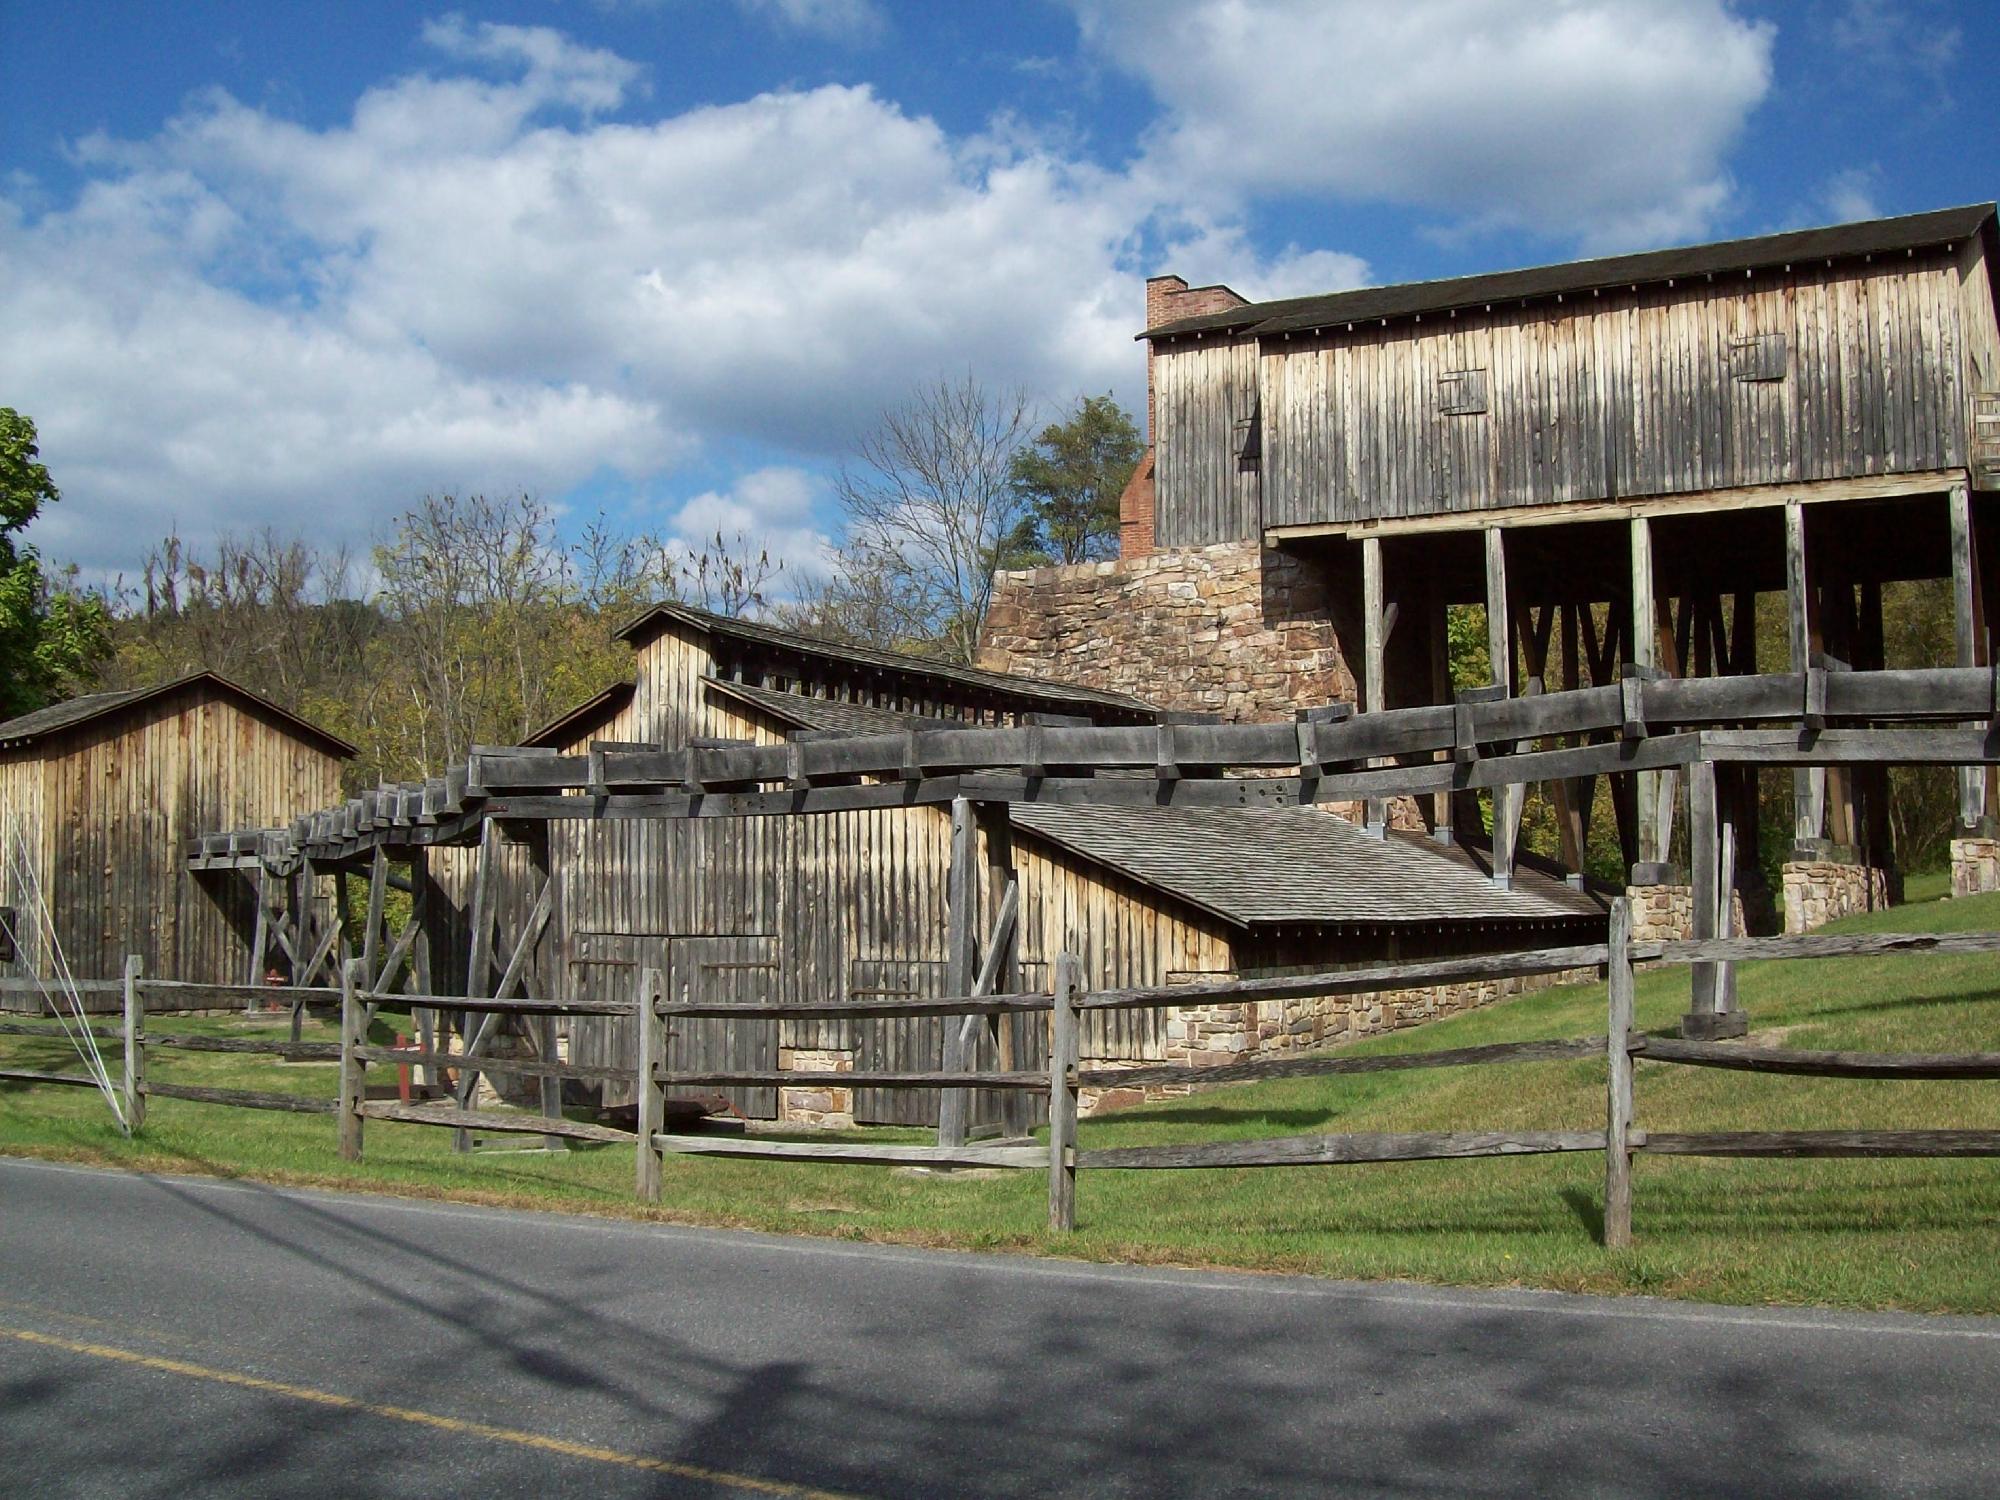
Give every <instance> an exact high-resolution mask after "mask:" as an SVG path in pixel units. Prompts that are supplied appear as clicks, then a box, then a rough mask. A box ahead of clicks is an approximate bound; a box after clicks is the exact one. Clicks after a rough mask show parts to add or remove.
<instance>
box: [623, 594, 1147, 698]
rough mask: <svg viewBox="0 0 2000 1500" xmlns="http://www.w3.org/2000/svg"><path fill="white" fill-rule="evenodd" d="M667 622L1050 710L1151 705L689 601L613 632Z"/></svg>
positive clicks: (636, 633) (661, 607) (638, 631)
mask: <svg viewBox="0 0 2000 1500" xmlns="http://www.w3.org/2000/svg"><path fill="white" fill-rule="evenodd" d="M668 624H677V625H683V626H686V627H688V628H690V629H693V630H699V631H701V632H703V633H705V634H707V635H711V636H716V637H720V638H721V639H724V640H729V641H736V642H740V643H742V644H744V645H747V646H755V647H761V648H763V649H764V650H767V651H772V652H776V653H780V654H783V655H788V656H793V657H806V658H810V659H812V660H815V661H821V662H825V663H828V664H829V665H832V666H835V667H854V666H860V667H864V668H868V669H871V670H872V671H875V672H892V673H896V674H899V675H901V676H903V677H905V678H909V679H912V680H925V679H928V680H930V681H933V682H942V683H949V684H951V685H952V686H954V687H957V688H961V689H963V688H972V689H975V690H977V691H979V692H983V693H987V694H991V695H993V696H995V697H1000V698H1006V699H1009V700H1012V701H1015V702H1018V703H1021V704H1024V705H1030V704H1031V705H1038V706H1040V707H1042V708H1045V709H1049V710H1052V711H1058V712H1060V711H1067V712H1071V713H1077V712H1086V711H1088V710H1089V709H1092V708H1097V709H1113V710H1116V711H1117V712H1118V713H1120V714H1121V715H1123V716H1124V717H1126V718H1128V719H1144V718H1150V717H1151V716H1152V715H1153V713H1154V709H1153V706H1152V705H1151V704H1149V703H1147V702H1145V701H1143V700H1142V699H1139V698H1133V697H1130V696H1128V695H1127V694H1124V693H1112V692H1105V691H1103V690H1102V689H1099V688H1088V687H1078V686H1077V685H1075V684H1074V683H1068V682H1050V681H1047V680H1046V679H1043V678H1040V677H1022V676H1017V675H1015V674H1012V673H1008V672H988V671H986V670H984V669H982V668H980V667H967V666H960V665H958V664H957V663H954V662H944V661H938V660H936V659H934V658H932V657H927V656H906V655H904V654H902V653H901V652H897V651H884V650H881V649H880V648H878V647H874V646H853V645H845V644H838V643H835V642H832V641H822V640H816V639H814V638H813V637H812V636H809V635H800V634H799V633H798V632H797V631H793V630H781V629H779V628H778V627H777V626H775V625H766V624H764V623H763V622H762V621H759V620H744V619H737V618H734V617H732V616H728V615H718V614H711V613H710V612H709V611H707V610H705V609H696V608H695V607H694V606H693V605H690V604H679V603H673V602H668V603H664V604H656V605H654V606H653V607H652V608H651V609H649V610H647V611H646V612H645V613H644V614H643V615H641V616H639V618H638V619H636V620H634V621H633V622H632V623H631V624H630V625H627V626H626V627H625V628H624V629H623V630H621V631H619V632H618V636H619V639H621V640H625V641H631V642H632V643H633V644H635V645H637V644H638V643H639V642H640V641H641V640H643V639H645V638H647V637H650V636H651V635H653V634H655V633H657V631H658V630H659V629H660V628H661V627H663V626H665V625H668Z"/></svg>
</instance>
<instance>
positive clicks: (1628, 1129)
mask: <svg viewBox="0 0 2000 1500" xmlns="http://www.w3.org/2000/svg"><path fill="white" fill-rule="evenodd" d="M1923 953H2000V932H1976V933H1952V934H1942V935H1934V934H1900V933H1892V934H1882V935H1866V936H1853V937H1849V936H1823V935H1809V936H1804V937H1781V938H1723V939H1693V940H1685V941H1674V942H1664V943H1647V944H1635V943H1634V942H1633V941H1632V938H1631V908H1630V906H1629V904H1628V903H1627V902H1626V901H1624V900H1622V899H1621V900H1619V901H1617V902H1615V903H1614V904H1613V908H1612V914H1611V924H1610V935H1609V941H1608V942H1607V943H1605V944H1601V945H1590V946H1580V947H1571V948H1555V949H1542V950H1538V951H1534V952H1525V953H1513V954H1502V955H1489V956H1483V957H1475V958H1463V959H1444V960H1437V961H1432V962H1425V963H1410V964H1397V965H1388V966H1381V967H1373V966H1371V967H1368V968H1361V969H1350V970H1344V971H1340V972H1336V973H1331V974H1314V975H1299V976H1284V977H1278V978H1271V979H1252V980H1237V981H1224V982H1217V983H1212V984H1202V985H1174V986H1170V987H1165V988H1134V989H1116V990H1103V991H1097V992H1095V993H1092V992H1087V991H1085V990H1084V989H1083V988H1082V985H1081V982H1080V979H1079V973H1080V969H1079V964H1078V960H1077V959H1076V958H1075V957H1074V956H1073V955H1069V954H1063V955H1060V956H1059V957H1058V959H1057V962H1056V965H1055V982H1054V992H1053V993H1052V994H1048V995H1032V994H1030V995H1023V994H1011V995H980V996H967V997H959V998H940V999H933V1000H912V1001H902V1000H896V1001H877V1002H863V1003H861V1004H860V1005H859V1006H858V1007H857V1006H856V1005H855V1004H851V1003H850V1004H844V1005H843V1004H839V1003H829V1004H810V1005H798V1006H787V1007H778V1008H767V1007H757V1008H756V1009H755V1012H754V1014H755V1016H756V1017H757V1019H759V1020H769V1019H772V1018H774V1017H783V1018H793V1019H805V1018H816V1017H822V1016H825V1015H828V1014H832V1013H834V1012H836V1011H838V1012H840V1013H842V1014H853V1013H856V1012H857V1009H858V1011H859V1013H862V1014H868V1015H884V1016H887V1015H898V1016H902V1015H959V1016H979V1015H984V1016H997V1015H1002V1014H1007V1013H1013V1012H1022V1011H1046V1012H1048V1014H1049V1017H1050V1021H1049V1025H1050V1042H1051V1044H1050V1048H1049V1067H1048V1071H1047V1073H1046V1075H1043V1074H1035V1073H984V1074H980V1073H946V1072H905V1073H889V1072H882V1073H872V1072H871V1073H856V1072H847V1073H803V1072H782V1071H769V1072H729V1073H718V1072H704V1073H689V1072H676V1071H674V1070H673V1068H672V1067H671V1053H672V1048H671V1039H670V1034H669V1026H668V1023H669V1022H670V1021H671V1020H673V1019H674V1018H676V1017H688V1018H694V1017H700V1018H720V1019H729V1018H731V1017H732V1016H734V1017H736V1018H739V1019H743V1018H747V1017H746V1016H745V1011H746V1008H745V1007H742V1006H733V1007H732V1006H726V1005H713V1004H702V1003H699V1002H690V1003H675V1004H666V1003H662V1001H661V998H660V996H661V989H660V980H659V976H658V975H657V974H656V973H649V974H647V975H646V976H644V979H643V981H642V987H641V994H640V996H639V999H638V1004H637V1006H636V1007H635V1009H636V1012H637V1016H636V1020H637V1024H638V1029H639V1039H638V1048H637V1055H638V1057H639V1058H640V1059H641V1063H640V1065H639V1066H640V1073H641V1077H640V1090H639V1098H640V1111H639V1133H638V1139H637V1155H638V1165H637V1174H636V1181H637V1189H638V1193H639V1196H640V1197H641V1198H642V1199H645V1200H647V1201H656V1200H657V1199H658V1198H659V1196H660V1192H661V1171H662V1165H663V1162H664V1157H665V1154H666V1153H668V1152H677V1153H691V1154H698V1155H708V1156H728V1157H753V1158H764V1159H778V1160H785V1159H790V1160H801V1161H818V1162H829V1163H833V1162H841V1163H862V1164H874V1165H930V1166H944V1167H961V1166H973V1167H1003V1168H1018V1169H1046V1170H1047V1172H1048V1174H1049V1225H1050V1227H1051V1228H1052V1229H1055V1230H1061V1231H1066V1230H1070V1229H1073V1228H1074V1227H1075V1223H1076V1176H1077V1173H1078V1172H1079V1171H1085V1172H1088V1171H1102V1170H1126V1171H1131V1170H1156V1171H1157V1170H1185V1169H1198V1168H1217V1167H1297V1166H1326V1165H1350V1164H1360V1163H1367V1162H1391V1161H1429V1160H1440V1159H1448V1158H1473V1157H1499V1156H1527V1155H1546V1154H1552V1153H1558V1152H1573V1151H1597V1152H1603V1153H1604V1155H1605V1218H1604V1238H1605V1243H1606V1245H1607V1246H1609V1247H1611V1248H1619V1247H1623V1246H1626V1245H1629V1244H1630V1243H1631V1239H1632V1161H1633V1158H1634V1156H1635V1155H1637V1154H1642V1153H1650V1154H1656V1155H1675V1156H1737V1157H1802V1156H1814V1157H1832V1156H1844V1157H1885V1156H1902V1157H1923V1156H1931V1157H1970V1156H1980V1157H1992V1156H2000V1131H1996V1130H1862V1131H1829V1130H1786V1131H1708V1132H1671V1133H1670V1132H1662V1131H1651V1132H1649V1131H1646V1130H1643V1129H1641V1128H1639V1127H1638V1126H1637V1125H1636V1123H1635V1115H1634V1100H1633V1063H1634V1061H1635V1059H1636V1060H1643V1061H1647V1062H1657V1063H1663V1064H1674V1065H1682V1066H1696V1067H1714V1068H1728V1069H1735V1070H1739V1071H1748V1072H1762V1073H1773V1074H1789V1075H1806V1076H1813V1077H1830V1078H1867V1079H2000V1052H1975V1053H1957V1054H1875V1053H1850V1052H1826V1051H1805V1050H1797V1049H1788V1048H1771V1047H1748V1046H1743V1045H1738V1044H1732V1043H1726V1042H1712V1041H1686V1040H1681V1039H1677V1038H1666V1037H1655V1036H1648V1035H1645V1034H1643V1033H1640V1032H1638V1031H1637V1030H1635V1028H1634V1023H1633V1014H1632V1012H1633V994H1634V987H1635V966H1636V965H1638V964H1640V963H1660V964H1664V965H1719V964H1730V963H1736V962H1742V961H1746V960H1755V959H1833V958H1855V957H1884V956H1895V955H1907V954H1923ZM1590 967H1596V968H1598V969H1600V970H1601V971H1602V972H1603V973H1604V974H1605V975H1606V977H1607V979H1608V991H1609V995H1608V1001H1607V1009H1608V1024H1607V1028H1606V1033H1605V1035H1603V1036H1593V1037H1570V1038H1561V1039H1555V1040H1545V1041H1528V1042H1501V1043H1494V1044H1489V1045H1485V1046H1477V1047H1461V1048H1452V1049H1444V1050H1435V1051H1429V1052H1409V1053H1388V1054H1378V1055H1372V1056H1347V1055H1342V1054H1341V1053H1338V1052H1334V1053H1330V1054H1320V1055H1314V1056H1304V1057H1295V1058H1285V1059H1279V1060H1275V1061H1253V1062H1244V1063H1240V1064H1234V1065H1230V1066H1223V1067H1201V1066H1182V1065H1161V1066H1153V1067H1140V1068H1116V1069H1086V1068H1081V1067H1079V1063H1078V1053H1077V1046H1078V1034H1079V1024H1078V1023H1079V1019H1080V1017H1081V1016H1082V1014H1083V1013H1084V1012H1086V1011H1091V1010H1112V1009H1140V1008H1147V1007H1156V1008H1157V1007H1170V1006H1184V1005H1189V1004H1218V1003H1245V1002H1250V1001H1261V1000H1274V999H1291V998H1300V997H1308V996H1320V995H1330V994H1340V993H1350V994H1351V993H1358V992H1365V991H1369V990H1379V989H1386V988H1398V987H1403V986H1406V985H1410V984H1418V983H1450V982H1457V981H1464V980H1476V979H1486V980H1491V979H1507V978H1521V977H1526V976H1531V975H1539V974H1552V973H1561V972H1564V971H1569V970H1575V969H1579V968H1590ZM1597 1056H1602V1057H1605V1058H1606V1060H1607V1064H1608V1080H1607V1088H1606V1120H1605V1128H1604V1129H1602V1130H1518V1129H1508V1130H1468V1131H1426V1132H1411V1133H1356V1134H1309V1135H1294V1136H1283V1137H1277V1138H1272V1139H1262V1140H1247V1141H1215V1142H1198V1143H1188V1144H1177V1145H1157V1146H1120V1147H1109V1148H1103V1149H1096V1150H1083V1149H1079V1148H1078V1146H1077V1132H1076V1121H1077V1102H1078V1095H1079V1091H1080V1090H1081V1089H1083V1088H1088V1087H1100V1086H1119V1087H1145V1086H1154V1085H1193V1084H1216V1083H1229V1082H1249V1081H1255V1080H1261V1079H1273V1078H1300V1077H1314V1076H1331V1075H1339V1074H1363V1073H1379V1072H1389V1071H1399V1070H1404V1069H1412V1068H1449V1067H1479V1066H1489V1065H1494V1064H1513V1063H1530V1062H1561V1061H1569V1060H1573V1059H1579V1058H1588V1057H1597ZM735 1084H759V1085H775V1086H786V1085H793V1086H820V1087H825V1086H834V1087H863V1086H865V1087H871V1088H942V1089H946V1090H953V1089H984V1088H993V1089H1012V1090H1021V1091H1026V1092H1039V1093H1045V1094H1046V1095H1047V1096H1048V1099H1049V1106H1050V1107H1049V1119H1050V1128H1049V1135H1048V1140H1047V1142H1046V1144H1018V1143H1013V1144H1002V1145H997V1146H979V1145H971V1146H928V1145H875V1144H869V1143H865V1142H850V1141H828V1142H809V1141H808V1142H801V1141H780V1140H768V1139H766V1140H756V1139H748V1138H741V1137H737V1138H730V1137H715V1136H704V1135H681V1134H672V1133H668V1132H666V1131H664V1130H662V1129H661V1128H660V1120H661V1111H662V1109H663V1107H664V1104H665V1100H666V1098H667V1090H668V1089H669V1088H673V1087H683V1088H686V1087H696V1086H711V1087H713V1086H725V1085H735Z"/></svg>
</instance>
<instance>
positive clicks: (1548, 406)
mask: <svg viewBox="0 0 2000 1500" xmlns="http://www.w3.org/2000/svg"><path fill="white" fill-rule="evenodd" d="M1760 334H1783V335H1784V336H1785V341H1786V361H1785V372H1784V378H1783V379H1781V380H1740V379H1736V378H1735V377H1734V375H1733V374H1732V359H1733V358H1734V357H1735V356H1733V354H1732V343H1733V341H1736V340H1740V339H1747V338H1751V337H1754V336H1756V335H1760ZM1253 348H1254V341H1252V340H1243V339H1238V340H1225V339H1205V340H1199V341H1180V342H1176V343H1172V344H1163V345H1161V346H1160V347H1158V348H1156V350H1155V354H1154V361H1153V364H1154V372H1155V374H1154V378H1155V381H1156V387H1157V389H1156V401H1157V404H1158V411H1159V431H1158V433H1157V434H1156V481H1155V482H1156V487H1157V494H1158V497H1159V499H1158V505H1159V520H1158V526H1159V538H1160V543H1161V545H1162V546H1168V545H1190V544H1199V543H1202V542H1214V541H1223V540H1229V539H1237V538H1249V537H1253V536H1255V535H1257V533H1258V527H1259V525H1260V524H1261V525H1262V526H1288V525H1304V524H1312V523H1339V522H1347V521H1355V520H1362V519H1367V518H1377V517H1399V516H1420V515H1433V514H1453V513H1461V512H1476V511H1486V510H1496V509H1502V508H1505V507H1508V506H1516V505H1534V504H1551V503H1563V502H1571V501H1581V500H1598V499H1610V498H1621V497H1630V496H1634V495H1664V494H1674V493H1679V492H1688V491H1696V490H1709V489H1723V488H1731V487H1736V486H1743V485H1755V484H1776V483H1790V482H1809V481H1813V480H1819V479H1831V478H1838V477H1849V476H1862V475H1870V474H1883V473H1898V472H1918V471H1925V470H1932V469H1941V468H1949V467H1960V466H1963V465H1964V464H1965V462H1966V453H1967V413H1968V410H1969V407H1970V402H1971V396H1972V394H1973V391H1974V388H1975V387H1979V388H1983V389H1985V390H1988V391H1991V390H1994V389H1995V388H1996V386H1995V380H1996V376H2000V333H1996V331H1995V328H1994V312H1993V291H1992V286H1991V282H1990V280H1989V278H1988V274H1987V267H1986V265H1985V261H1984V258H1983V255H1982V252H1981V250H1980V247H1979V246H1978V244H1977V243H1976V242H1973V243H1969V244H1966V245H1963V246H1960V247H1959V248H1958V249H1956V250H1954V251H1950V252H1947V251H1944V250H1942V249H1939V250H1936V251H1930V252H1919V253H1918V254H1916V255H1915V256H1911V257H1907V258H1906V257H1902V256H1897V257H1893V258H1889V257H1884V258H1881V259H1878V260H1877V261H1875V262H1874V263H1873V264H1836V265H1834V266H1832V267H1828V266H1825V265H1823V264H1822V265H1821V266H1819V267H1817V268H1814V267H1807V266H1798V267H1794V268H1793V271H1792V274H1790V275H1789V276H1776V275H1760V276H1758V277H1756V278H1754V279H1748V280H1744V281H1743V282H1742V284H1741V287H1740V289H1736V290H1732V289H1731V287H1730V285H1729V284H1728V282H1727V281H1726V280H1725V279H1724V278H1721V277H1718V278H1717V279H1716V280H1715V281H1713V282H1711V281H1708V280H1706V279H1701V280H1696V281H1693V282H1685V283H1682V284H1680V285H1679V286H1676V287H1674V288H1672V289H1667V288H1664V287H1641V288H1640V289H1638V290H1637V291H1626V292H1619V293H1608V292H1607V293H1604V294H1602V295H1590V294H1588V293H1586V294H1582V295H1578V296H1571V297H1569V298H1567V299H1566V300H1564V301H1561V302H1538V303H1535V304H1531V305H1529V306H1527V307H1522V306H1520V305H1518V304H1516V305H1513V306H1504V307H1496V308H1494V309H1493V310H1492V311H1490V312H1488V311H1484V310H1473V311H1464V312H1460V313H1459V314H1457V315H1456V316H1447V315H1436V316H1431V317H1426V318H1425V319H1424V320H1423V321H1421V322H1411V321H1409V320H1407V319H1406V320H1401V321H1394V322H1391V323H1390V324H1389V325H1388V326H1386V327H1385V326H1382V325H1379V324H1378V325H1376V326H1375V327H1372V328H1356V329H1354V330H1353V331H1351V332H1350V331H1348V330H1347V329H1346V328H1344V327H1343V328H1341V329H1339V330H1337V331H1336V330H1328V331H1327V333H1326V335H1325V336H1324V337H1320V338H1313V337H1310V336H1300V335H1294V336H1292V337H1291V338H1289V339H1271V340H1266V341H1265V342H1264V344H1263V347H1262V354H1261V357H1258V356H1255V355H1253V354H1251V353H1250V351H1251V350H1252V349H1253ZM1246 360H1254V364H1255V366H1256V371H1255V384H1256V391H1255V395H1256V399H1257V404H1258V408H1259V412H1260V422H1261V449H1262V457H1261V487H1262V497H1261V502H1259V501H1258V500H1256V498H1255V497H1254V496H1249V497H1247V498H1246V491H1245V489H1244V484H1245V481H1246V479H1247V480H1248V481H1249V482H1252V483H1254V482H1255V481H1256V480H1257V479H1258V477H1259V476H1258V475H1257V474H1255V473H1252V474H1249V475H1247V476H1246V475H1244V474H1242V473H1239V470H1238V465H1237V463H1236V458H1235V452H1234V448H1233V443H1232V435H1231V431H1230V425H1229V411H1228V410H1225V408H1234V407H1237V406H1240V405H1242V404H1243V403H1244V402H1245V399H1246V398H1245V394H1244V377H1243V375H1242V374H1241V368H1242V366H1243V364H1244V362H1245V361H1246ZM1468 370H1478V371H1484V372H1485V388H1486V410H1485V411H1483V412H1472V413H1465V414H1456V415H1454V414H1447V413H1446V412H1445V411H1443V410H1442V407H1443V405H1444V404H1445V392H1446V390H1447V387H1446V386H1444V385H1443V384H1441V380H1442V377H1444V376H1446V375H1449V374H1454V373H1456V372H1460V371H1468ZM1452 389H1456V387H1452ZM1237 414H1238V415H1241V414H1242V413H1241V412H1238V413H1237ZM1260 509H1261V522H1260V520H1259V511H1260Z"/></svg>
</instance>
